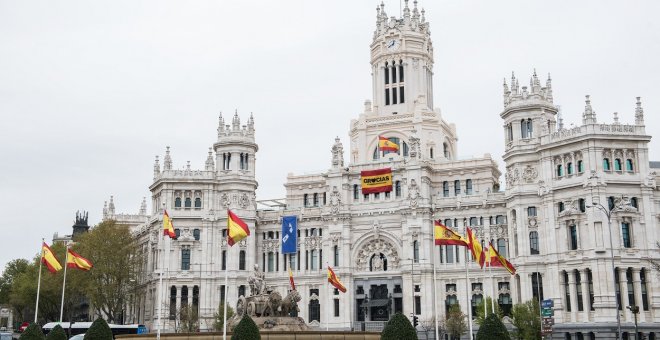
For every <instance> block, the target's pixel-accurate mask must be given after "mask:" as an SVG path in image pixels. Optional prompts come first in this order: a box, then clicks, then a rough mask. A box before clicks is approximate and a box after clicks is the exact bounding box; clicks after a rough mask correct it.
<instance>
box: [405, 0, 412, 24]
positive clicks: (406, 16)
mask: <svg viewBox="0 0 660 340" xmlns="http://www.w3.org/2000/svg"><path fill="white" fill-rule="evenodd" d="M403 3H404V6H403V19H404V21H406V23H408V22H410V8H408V0H403Z"/></svg>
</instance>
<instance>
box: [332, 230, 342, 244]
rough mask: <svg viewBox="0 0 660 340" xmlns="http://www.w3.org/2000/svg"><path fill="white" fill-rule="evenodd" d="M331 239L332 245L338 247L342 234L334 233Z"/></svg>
mask: <svg viewBox="0 0 660 340" xmlns="http://www.w3.org/2000/svg"><path fill="white" fill-rule="evenodd" d="M330 239H331V240H332V245H333V246H336V245H338V244H339V240H340V239H341V233H332V234H330Z"/></svg>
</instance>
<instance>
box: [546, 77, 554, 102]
mask: <svg viewBox="0 0 660 340" xmlns="http://www.w3.org/2000/svg"><path fill="white" fill-rule="evenodd" d="M545 100H547V101H549V102H550V103H552V102H553V101H554V98H553V97H552V78H550V73H548V80H546V81H545Z"/></svg>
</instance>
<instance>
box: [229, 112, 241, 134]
mask: <svg viewBox="0 0 660 340" xmlns="http://www.w3.org/2000/svg"><path fill="white" fill-rule="evenodd" d="M231 128H232V130H234V131H239V130H240V128H241V118H240V117H238V110H236V111H235V112H234V119H232V121H231Z"/></svg>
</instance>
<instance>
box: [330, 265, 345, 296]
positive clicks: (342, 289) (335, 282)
mask: <svg viewBox="0 0 660 340" xmlns="http://www.w3.org/2000/svg"><path fill="white" fill-rule="evenodd" d="M328 282H330V284H332V285H333V286H335V288H337V289H339V291H340V292H342V293H346V287H344V285H343V284H342V283H341V281H339V278H338V277H337V274H335V272H334V271H333V270H332V268H330V266H328Z"/></svg>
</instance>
